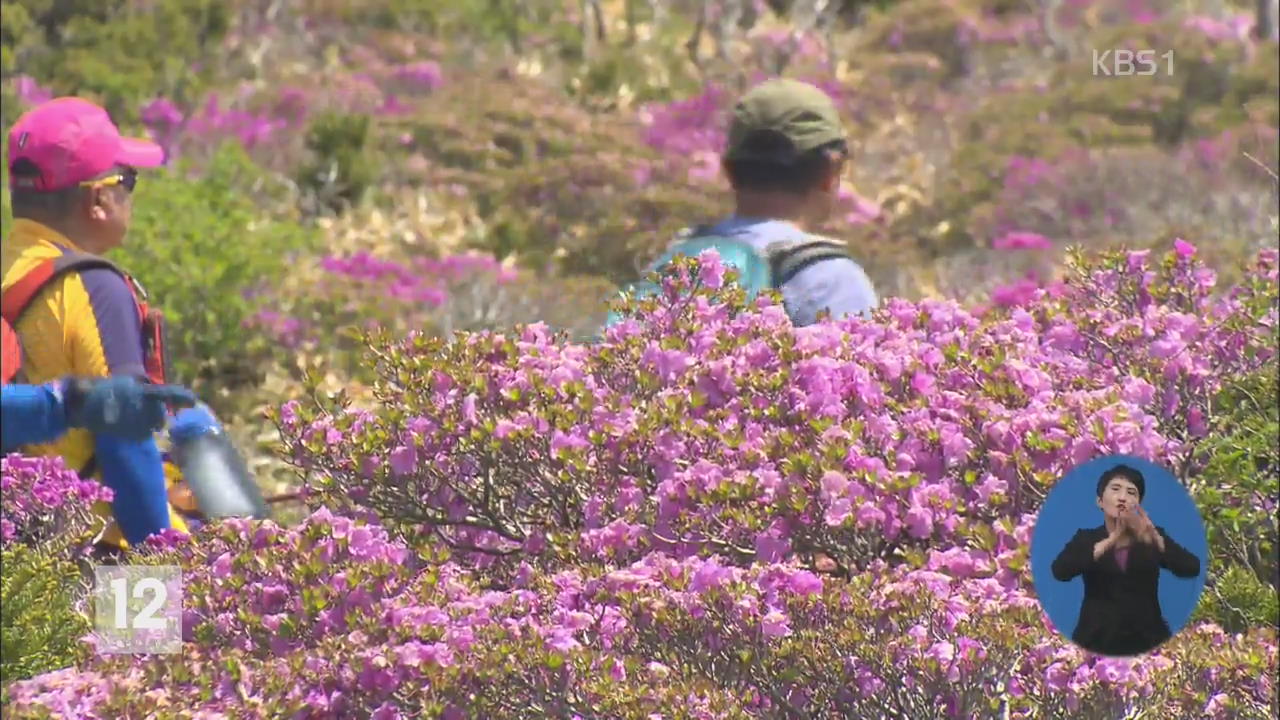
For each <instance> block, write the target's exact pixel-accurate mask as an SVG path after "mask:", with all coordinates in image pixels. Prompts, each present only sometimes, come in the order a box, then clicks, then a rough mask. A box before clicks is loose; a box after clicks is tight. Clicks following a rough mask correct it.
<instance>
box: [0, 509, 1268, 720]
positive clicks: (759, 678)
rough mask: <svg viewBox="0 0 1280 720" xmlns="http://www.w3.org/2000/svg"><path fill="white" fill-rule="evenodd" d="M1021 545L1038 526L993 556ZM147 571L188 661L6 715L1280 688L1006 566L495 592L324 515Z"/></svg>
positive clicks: (671, 576) (725, 714)
mask: <svg viewBox="0 0 1280 720" xmlns="http://www.w3.org/2000/svg"><path fill="white" fill-rule="evenodd" d="M1028 532H1029V521H1027V520H1024V521H1023V522H1022V523H1021V524H1020V525H1019V526H1018V527H1017V528H1016V529H1015V530H1013V532H1012V533H1010V532H1007V531H1002V532H1001V534H1000V537H999V539H998V540H997V541H996V542H997V545H996V547H999V548H1005V549H1008V548H1013V547H1015V545H1016V544H1018V543H1022V544H1025V535H1026V534H1027V533H1028ZM155 558H156V561H157V562H164V563H175V562H176V563H179V564H181V565H182V567H183V568H184V571H185V577H184V579H185V583H186V585H185V592H184V595H185V597H187V598H189V599H190V601H191V606H190V607H189V608H188V612H187V613H186V616H185V617H184V621H183V624H184V633H185V634H186V639H187V641H186V643H185V646H184V651H183V654H182V655H181V656H180V657H179V656H172V657H166V656H150V657H148V656H136V657H118V656H115V657H113V656H99V657H97V658H94V659H91V660H89V661H87V663H86V665H85V666H84V667H80V668H76V669H68V670H64V671H58V672H53V673H49V674H46V675H42V676H39V677H37V678H34V679H32V680H30V681H24V682H18V683H15V684H13V685H12V686H11V687H10V688H9V705H8V713H9V716H11V717H14V718H34V717H45V716H46V715H45V713H49V712H53V713H62V714H63V716H67V714H68V713H70V714H72V715H74V716H75V717H80V718H86V719H88V720H93V719H99V718H103V719H104V718H113V717H131V716H134V715H137V714H141V713H145V714H148V716H152V717H157V718H177V717H209V718H212V717H221V716H223V715H224V714H226V713H238V714H241V715H246V716H251V717H305V718H339V717H350V718H407V717H417V716H432V717H445V718H457V719H459V720H460V719H462V718H479V717H485V718H499V719H504V720H506V719H509V720H514V719H515V718H521V717H528V715H527V713H528V712H529V707H530V705H531V704H532V705H534V706H540V707H543V708H551V709H548V710H546V712H545V714H547V715H554V714H555V711H554V708H556V707H564V708H568V710H567V712H570V713H573V714H575V715H576V716H582V717H588V716H608V717H667V716H675V717H690V718H707V719H717V720H718V719H721V718H725V719H728V718H733V719H739V718H744V719H745V718H766V717H778V716H801V717H827V716H853V717H861V716H864V715H865V714H867V713H869V712H874V711H881V712H882V711H884V709H885V708H892V709H893V710H894V711H895V712H897V713H898V714H901V715H903V716H910V717H924V716H929V717H936V716H939V715H941V716H945V717H981V718H986V717H1013V718H1039V717H1053V716H1060V715H1062V714H1072V715H1077V716H1093V715H1096V714H1098V713H1105V712H1107V711H1108V710H1110V709H1113V708H1115V707H1117V706H1118V705H1124V706H1128V707H1130V708H1132V709H1155V708H1160V709H1162V710H1165V711H1168V712H1173V713H1177V714H1178V715H1177V716H1191V715H1196V716H1200V715H1202V714H1204V715H1206V716H1208V717H1231V716H1240V714H1242V713H1243V714H1247V713H1249V712H1251V711H1256V710H1260V709H1262V708H1265V707H1266V704H1267V703H1268V702H1269V701H1270V700H1269V698H1270V693H1271V692H1272V691H1273V690H1274V681H1273V679H1272V678H1273V677H1274V670H1275V664H1276V645H1275V640H1274V638H1273V637H1268V636H1267V635H1266V634H1265V633H1250V634H1249V635H1237V636H1228V635H1225V634H1223V633H1222V632H1221V631H1220V630H1217V629H1216V628H1215V627H1213V626H1198V627H1196V628H1194V629H1193V630H1191V631H1189V632H1188V633H1186V634H1185V635H1184V636H1182V637H1180V638H1177V639H1175V640H1174V641H1172V642H1171V643H1169V644H1168V645H1167V646H1165V647H1163V648H1161V650H1160V651H1158V652H1157V653H1155V654H1153V655H1151V656H1148V657H1144V658H1142V659H1138V660H1112V659H1099V658H1095V657H1088V656H1086V655H1085V654H1084V653H1082V652H1080V651H1079V650H1077V649H1075V648H1074V647H1072V646H1070V645H1069V644H1067V643H1066V642H1065V641H1064V640H1062V639H1061V638H1060V637H1059V636H1057V635H1056V634H1054V633H1053V631H1052V630H1051V629H1050V628H1048V627H1047V626H1046V624H1045V623H1044V622H1042V621H1041V620H1040V619H1039V615H1038V611H1037V609H1036V602H1035V600H1034V598H1032V597H1031V596H1029V595H1028V594H1027V593H1026V592H1025V590H1023V589H1020V588H1018V587H1016V585H1015V586H1010V585H1009V584H1008V583H1006V582H1003V581H1002V580H1001V579H1000V577H999V575H1000V573H1001V572H1003V573H1006V574H1007V573H1010V572H1012V571H1010V570H1009V569H1008V568H1007V567H1006V568H1004V569H1003V570H1001V571H996V569H995V568H996V566H997V565H998V564H999V563H995V562H990V561H986V560H980V559H979V560H975V559H973V558H971V557H964V556H962V555H961V554H959V553H957V552H954V551H953V552H947V553H935V554H934V555H933V556H932V557H931V558H930V559H929V561H928V563H927V564H926V565H925V566H923V567H921V568H919V569H914V570H912V569H908V568H904V567H890V566H888V565H885V564H883V563H880V564H877V565H876V566H874V567H871V568H869V569H868V572H867V573H865V574H862V575H860V576H857V577H855V578H853V579H849V580H839V579H835V578H832V577H824V576H820V575H818V574H815V573H814V572H811V571H809V570H805V569H801V568H799V567H796V566H795V565H794V564H791V563H760V564H756V565H754V566H752V567H749V568H743V567H737V566H734V565H733V564H732V563H728V562H726V561H725V560H723V559H721V558H717V557H688V558H684V559H676V558H673V557H670V556H668V555H665V554H662V553H651V554H648V555H646V556H645V557H643V558H641V559H639V560H637V561H635V562H632V563H628V564H625V565H619V566H614V567H611V568H592V567H582V568H570V569H563V570H557V571H550V570H538V569H536V568H533V567H531V566H528V565H525V566H523V571H522V573H521V574H520V576H519V577H518V578H516V579H515V581H514V582H511V583H504V584H501V585H497V586H495V585H494V584H493V583H490V582H487V581H486V578H485V577H484V575H483V573H481V572H479V571H476V570H472V569H465V568H463V567H460V566H458V565H456V564H454V563H450V562H446V563H443V564H424V563H422V562H421V561H420V560H416V559H414V553H413V552H412V550H411V549H410V547H409V546H408V545H406V544H404V543H402V542H399V541H395V540H392V539H390V538H389V537H388V535H387V534H386V532H385V531H384V530H382V529H381V528H379V527H378V526H377V525H374V524H369V523H366V522H364V521H360V520H352V519H350V518H346V517H342V516H335V515H332V514H330V513H328V512H327V511H323V510H322V511H320V512H318V513H316V514H314V515H313V516H311V517H310V518H308V519H307V520H306V521H305V522H304V523H303V524H302V525H301V526H299V527H297V528H295V529H292V530H283V529H280V528H277V527H275V526H273V525H272V524H270V523H265V524H255V523H245V522H234V521H233V522H228V523H224V524H223V525H221V526H218V527H216V528H213V529H211V530H209V531H207V532H205V533H202V534H201V535H200V536H199V538H198V542H195V543H189V544H186V545H184V546H181V547H179V548H177V549H176V550H173V551H171V552H169V553H167V554H161V555H157V556H155ZM1255 658H1259V659H1261V663H1260V664H1257V665H1254V664H1252V663H1255V662H1256V660H1255ZM834 668H838V669H841V671H838V672H833V671H832V670H833V669H834ZM1253 670H1256V671H1258V672H1257V673H1256V674H1250V673H1251V671H1253ZM678 708H684V709H685V710H683V711H681V712H686V711H687V714H684V715H672V713H676V712H677V709H678Z"/></svg>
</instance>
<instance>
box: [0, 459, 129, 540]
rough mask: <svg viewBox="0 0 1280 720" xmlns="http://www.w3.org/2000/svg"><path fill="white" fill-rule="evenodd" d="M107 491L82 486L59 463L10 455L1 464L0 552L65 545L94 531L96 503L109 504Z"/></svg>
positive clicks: (91, 485)
mask: <svg viewBox="0 0 1280 720" xmlns="http://www.w3.org/2000/svg"><path fill="white" fill-rule="evenodd" d="M111 495H112V493H111V490H110V488H107V487H105V486H103V485H100V484H99V483H97V482H95V481H93V480H83V479H81V478H80V476H79V475H77V474H76V473H75V472H74V471H73V470H71V469H69V468H68V467H67V466H66V465H65V464H64V463H63V462H62V459H61V458H57V457H25V456H22V455H17V454H11V455H6V456H4V458H3V459H0V498H3V504H2V505H0V507H2V508H3V512H0V546H3V547H5V548H8V547H11V546H13V545H16V544H26V545H31V546H37V545H42V544H44V543H46V542H49V541H55V542H61V543H65V542H68V541H69V540H68V539H74V538H77V537H81V539H83V537H82V536H84V535H85V534H86V533H87V532H88V531H89V530H90V529H91V527H92V525H93V517H92V515H91V513H90V511H89V509H90V507H91V506H92V505H93V504H94V503H95V502H110V501H111Z"/></svg>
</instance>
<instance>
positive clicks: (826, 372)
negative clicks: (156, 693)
mask: <svg viewBox="0 0 1280 720" xmlns="http://www.w3.org/2000/svg"><path fill="white" fill-rule="evenodd" d="M1194 253H1195V251H1194V248H1192V247H1191V246H1190V245H1189V244H1187V243H1183V242H1179V243H1177V244H1176V247H1175V252H1174V253H1171V254H1170V255H1169V257H1168V258H1166V259H1164V260H1163V261H1161V262H1160V263H1154V262H1152V261H1151V260H1150V258H1149V255H1148V254H1147V253H1144V252H1134V253H1118V254H1115V255H1112V256H1109V258H1108V259H1107V261H1106V262H1104V263H1102V264H1101V265H1099V266H1097V267H1094V268H1093V269H1091V270H1088V271H1087V272H1086V271H1080V272H1079V274H1078V275H1077V276H1076V277H1075V278H1074V279H1072V280H1070V281H1068V282H1066V283H1065V284H1062V285H1059V286H1056V287H1054V288H1052V289H1045V288H1030V289H1028V290H1027V291H1026V292H1025V297H1020V298H1016V299H1017V300H1018V301H1019V302H1025V303H1026V306H1025V307H1023V306H1019V307H1016V308H1012V309H1010V310H1007V311H1004V312H1000V313H994V314H992V315H990V316H988V317H984V318H980V317H977V316H975V315H973V314H970V313H968V312H966V311H965V310H963V309H962V308H960V307H959V306H958V305H956V304H955V303H952V302H941V301H926V302H921V303H910V302H906V301H901V300H891V301H889V302H887V303H886V305H885V307H884V309H883V310H882V311H881V312H880V315H879V317H878V319H877V321H875V322H866V321H863V320H857V319H848V320H845V321H842V322H839V323H827V324H822V325H818V326H815V327H810V328H806V329H804V330H802V331H794V330H793V329H792V328H791V327H790V325H789V323H788V322H787V320H786V316H785V314H784V313H783V312H782V311H781V309H780V308H779V307H777V306H774V305H771V304H769V303H768V302H767V301H762V305H761V307H760V308H758V311H757V312H745V313H736V312H732V311H730V309H729V307H728V306H726V305H725V304H724V303H720V302H711V301H710V299H709V298H708V297H703V296H695V301H693V302H687V301H680V300H678V298H679V297H680V294H679V293H675V292H674V290H670V292H672V293H673V294H671V295H670V296H669V298H668V300H666V301H664V300H648V301H643V302H642V305H643V306H644V307H645V308H646V309H647V312H648V314H647V315H646V316H644V317H643V318H636V319H630V320H626V321H624V322H622V323H621V324H619V325H618V326H616V327H614V328H612V329H610V331H609V332H608V334H607V336H606V338H605V340H606V341H605V342H604V343H603V344H601V345H599V346H594V347H582V346H577V345H571V344H563V343H561V342H560V341H558V340H556V339H553V338H551V337H550V336H549V335H548V334H547V333H546V332H545V329H544V328H540V327H538V326H533V327H529V328H527V329H525V330H524V332H523V334H522V335H520V336H518V337H514V338H511V337H503V336H493V335H488V334H480V335H471V336H467V337H466V339H465V340H459V341H457V342H453V343H447V344H445V343H430V344H423V343H422V342H421V341H420V340H419V339H412V340H410V341H408V342H406V343H405V344H404V345H402V346H401V347H399V348H396V350H395V352H391V353H384V354H382V355H381V356H380V360H379V366H378V367H377V368H376V371H377V373H378V374H379V376H380V377H381V378H383V380H382V381H381V383H379V385H378V387H379V388H380V389H379V390H378V392H379V394H382V395H384V396H385V397H388V398H390V397H394V398H396V399H395V409H394V411H393V412H391V411H380V412H378V413H376V414H372V415H371V414H369V413H367V412H364V411H350V412H343V413H336V414H330V413H323V414H319V415H317V414H314V412H313V411H312V410H308V409H306V408H298V407H295V406H289V407H288V408H287V409H286V410H287V412H286V413H285V414H284V416H283V430H284V434H285V438H286V442H287V445H288V448H289V452H290V454H291V455H292V456H293V457H294V459H295V461H296V462H298V463H299V464H300V465H302V466H304V467H305V469H306V470H307V471H308V472H310V473H312V476H313V477H315V478H316V482H317V488H318V489H319V490H321V491H322V492H323V493H324V494H327V495H328V497H330V499H331V500H332V501H333V502H336V503H346V502H355V503H356V504H357V505H361V506H364V507H367V508H369V509H372V510H374V511H376V512H377V513H378V514H379V515H380V516H382V517H383V518H384V519H385V520H387V521H388V522H390V523H392V524H393V525H396V526H398V527H404V528H408V527H417V526H419V525H423V524H425V525H426V526H430V527H433V528H434V530H433V532H435V533H436V534H437V535H438V536H439V537H440V539H442V540H444V541H446V542H447V543H449V544H450V545H451V546H452V547H454V549H455V550H457V551H458V552H459V553H461V555H460V557H466V558H470V559H471V560H473V561H475V562H478V563H481V564H485V563H491V562H493V561H494V558H502V557H504V556H506V555H507V554H509V553H513V552H517V551H521V550H524V551H532V552H535V553H539V552H541V551H542V549H544V548H550V550H548V551H547V552H565V551H567V550H566V548H571V549H572V552H571V554H572V555H573V556H574V557H588V558H593V559H594V561H613V562H616V561H623V560H629V559H634V558H635V557H638V556H640V555H642V554H644V553H645V552H649V551H653V550H660V551H663V552H666V553H670V554H672V555H674V556H676V557H685V556H689V555H699V554H703V553H706V552H721V553H728V554H730V555H731V556H733V557H736V558H739V559H743V560H749V559H767V560H779V559H783V558H785V557H787V556H789V555H791V554H797V553H798V554H802V555H805V554H809V555H811V554H814V553H819V552H820V553H824V554H826V555H828V556H830V557H831V558H832V559H833V560H835V561H836V562H838V563H841V564H843V565H845V566H846V567H850V568H858V567H864V566H865V565H866V564H867V563H869V562H872V561H874V560H877V559H882V558H886V557H888V556H890V555H891V554H892V553H894V552H898V551H900V550H901V549H903V548H913V547H914V548H925V547H931V546H936V545H937V544H938V543H955V542H959V541H960V540H961V536H962V535H963V534H964V533H965V532H967V529H968V527H969V525H970V524H971V523H973V522H992V521H994V520H996V519H998V518H1000V517H1005V516H1007V515H1008V514H1009V513H1011V512H1020V511H1023V510H1025V509H1027V508H1030V507H1033V506H1034V505H1035V504H1036V503H1037V502H1038V501H1039V499H1040V498H1041V497H1042V496H1043V493H1044V492H1045V490H1046V489H1047V487H1048V486H1049V485H1050V484H1051V483H1052V482H1053V481H1054V480H1055V479H1056V478H1058V477H1061V476H1062V474H1063V473H1065V472H1066V471H1067V470H1068V469H1069V468H1070V467H1072V466H1074V465H1075V464H1077V463H1079V462H1082V461H1084V460H1086V459H1088V458H1090V457H1094V456H1096V455H1098V454H1105V453H1116V452H1118V453H1127V454H1135V455H1140V456H1143V457H1148V458H1153V459H1159V460H1162V461H1166V460H1167V461H1168V462H1169V463H1171V464H1173V465H1175V466H1178V467H1179V468H1180V467H1181V466H1182V465H1183V464H1185V463H1187V462H1189V458H1190V457H1192V455H1193V454H1194V453H1193V451H1194V449H1195V445H1196V441H1197V440H1198V439H1199V438H1200V437H1202V436H1203V434H1204V430H1205V428H1204V419H1205V418H1206V417H1208V415H1209V413H1210V412H1211V408H1210V401H1211V398H1212V397H1213V395H1214V393H1215V392H1216V391H1217V390H1218V388H1219V387H1220V384H1221V382H1222V381H1223V378H1228V377H1233V376H1236V375H1239V374H1241V373H1245V372H1249V371H1250V370H1252V369H1254V368H1256V367H1258V366H1259V364H1260V363H1262V362H1265V361H1266V360H1267V359H1269V358H1270V357H1271V356H1272V355H1273V354H1274V352H1275V349H1274V347H1273V344H1274V343H1273V341H1272V340H1271V338H1272V334H1271V332H1270V331H1268V328H1269V327H1271V325H1269V324H1268V323H1274V315H1275V312H1276V310H1275V307H1274V303H1273V300H1271V299H1270V298H1274V289H1273V287H1272V285H1273V284H1274V282H1275V272H1276V257H1275V253H1274V251H1270V252H1267V253H1264V254H1263V255H1261V256H1260V258H1259V262H1258V264H1257V266H1256V267H1255V268H1254V271H1253V272H1254V273H1255V274H1254V276H1253V277H1255V278H1258V280H1257V282H1258V283H1262V285H1259V286H1257V287H1255V286H1247V287H1244V288H1240V289H1236V290H1233V291H1231V292H1229V293H1227V294H1225V295H1215V294H1213V292H1212V291H1213V283H1214V278H1213V274H1212V273H1211V272H1210V271H1209V270H1208V269H1207V268H1204V267H1203V266H1201V265H1199V264H1198V263H1197V262H1196V260H1195V254H1194ZM698 277H699V279H700V282H701V283H702V284H703V285H704V286H707V287H709V288H714V287H716V286H718V285H721V284H722V281H723V278H724V276H723V272H722V269H721V268H719V266H718V264H717V263H714V262H709V261H704V263H703V266H702V268H701V269H700V270H699V274H698ZM1268 288H1271V289H1268ZM1269 293H1270V294H1269ZM668 302H669V304H667V303H668ZM992 348H999V352H998V353H993V351H992ZM404 388H419V390H415V391H410V392H406V391H405V390H404ZM686 458H696V460H688V459H686ZM486 566H487V565H486Z"/></svg>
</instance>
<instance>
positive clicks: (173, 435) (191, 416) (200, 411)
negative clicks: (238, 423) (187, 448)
mask: <svg viewBox="0 0 1280 720" xmlns="http://www.w3.org/2000/svg"><path fill="white" fill-rule="evenodd" d="M221 429H222V425H221V424H219V423H218V419H217V418H215V417H214V416H213V411H212V410H210V409H209V406H208V405H205V404H204V403H200V404H198V405H196V406H195V407H189V408H186V409H184V410H180V411H179V412H178V414H177V415H175V416H174V418H173V422H171V423H169V440H170V441H172V442H173V443H174V444H178V443H181V442H182V441H184V440H187V439H190V438H193V437H197V436H199V435H203V434H205V433H207V432H210V431H214V430H221Z"/></svg>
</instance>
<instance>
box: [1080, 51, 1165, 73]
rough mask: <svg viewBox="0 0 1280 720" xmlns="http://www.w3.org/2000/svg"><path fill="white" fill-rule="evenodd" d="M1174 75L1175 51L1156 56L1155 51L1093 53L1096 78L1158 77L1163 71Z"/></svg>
mask: <svg viewBox="0 0 1280 720" xmlns="http://www.w3.org/2000/svg"><path fill="white" fill-rule="evenodd" d="M1162 69H1163V70H1164V71H1165V74H1166V75H1173V51H1172V50H1170V51H1168V52H1166V53H1164V54H1163V55H1156V51H1155V50H1137V51H1134V50H1123V49H1116V50H1103V51H1101V52H1099V51H1098V50H1097V48H1094V51H1093V74H1094V76H1095V77H1097V76H1099V75H1101V76H1103V77H1113V76H1114V77H1128V76H1132V75H1156V74H1159V73H1160V71H1161V70H1162Z"/></svg>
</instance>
